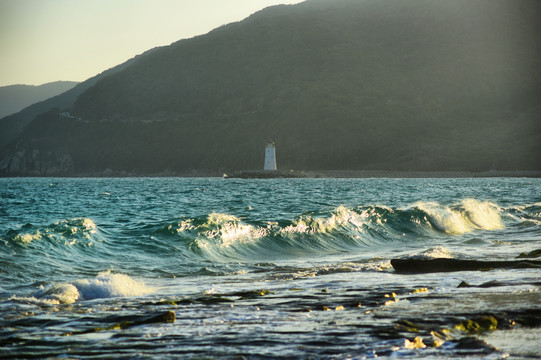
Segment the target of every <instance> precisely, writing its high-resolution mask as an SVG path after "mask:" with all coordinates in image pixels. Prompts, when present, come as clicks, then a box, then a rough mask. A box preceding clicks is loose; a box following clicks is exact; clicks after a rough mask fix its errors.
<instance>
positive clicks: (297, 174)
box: [224, 170, 541, 179]
mask: <svg viewBox="0 0 541 360" xmlns="http://www.w3.org/2000/svg"><path fill="white" fill-rule="evenodd" d="M224 177H227V178H243V179H269V178H333V179H341V178H342V179H356V178H358V179H369V178H421V179H422V178H450V179H457V178H496V177H508V178H514V177H521V178H523V177H526V178H541V171H498V170H490V171H483V172H470V171H393V170H305V171H297V170H290V171H240V172H233V173H231V174H230V175H229V174H228V175H227V176H224Z"/></svg>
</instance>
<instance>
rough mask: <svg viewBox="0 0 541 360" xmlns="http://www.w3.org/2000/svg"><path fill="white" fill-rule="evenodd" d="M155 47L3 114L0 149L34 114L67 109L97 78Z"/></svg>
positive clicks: (0, 124) (114, 70) (0, 125)
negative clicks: (61, 90)
mask: <svg viewBox="0 0 541 360" xmlns="http://www.w3.org/2000/svg"><path fill="white" fill-rule="evenodd" d="M154 50H155V49H151V50H149V51H146V52H145V53H143V54H141V55H138V56H136V57H134V58H132V59H130V60H128V61H126V62H124V63H122V64H120V65H117V66H115V67H113V68H111V69H108V70H106V71H104V72H102V73H100V74H98V75H96V76H93V77H91V78H90V79H88V80H86V81H83V82H81V83H78V84H76V85H75V86H72V87H71V88H70V89H69V90H67V91H64V92H61V93H59V94H58V95H56V96H53V97H50V98H47V99H46V100H43V101H38V102H35V103H32V104H31V105H29V106H27V107H25V108H24V109H22V110H21V111H19V112H17V113H14V114H11V115H8V116H5V117H3V118H1V119H0V149H1V148H4V147H5V146H7V145H8V144H9V143H10V142H11V141H13V140H14V139H15V138H16V137H17V136H19V135H20V134H21V132H22V131H23V129H24V128H25V126H26V125H28V124H29V123H30V122H31V121H32V120H34V119H35V118H36V116H38V115H40V114H43V113H46V112H48V111H50V110H51V109H54V108H58V109H60V110H61V111H65V110H69V109H71V107H72V106H73V104H74V102H75V100H76V99H77V97H78V96H79V95H80V94H82V93H83V92H85V91H86V90H87V89H88V88H90V87H92V86H93V85H95V84H96V83H97V82H98V80H100V79H101V78H103V77H106V76H108V75H111V74H113V73H115V72H117V71H120V70H122V69H124V68H125V67H126V66H128V65H129V64H131V63H132V62H134V61H135V60H136V59H138V58H140V57H144V56H146V55H148V54H150V53H152V52H153V51H154Z"/></svg>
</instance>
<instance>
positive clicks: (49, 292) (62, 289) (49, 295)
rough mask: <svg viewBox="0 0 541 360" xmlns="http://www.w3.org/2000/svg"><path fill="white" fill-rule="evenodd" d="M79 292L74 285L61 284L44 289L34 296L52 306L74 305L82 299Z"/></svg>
mask: <svg viewBox="0 0 541 360" xmlns="http://www.w3.org/2000/svg"><path fill="white" fill-rule="evenodd" d="M80 296H81V295H80V293H79V290H78V289H77V287H75V286H74V285H73V284H66V283H60V284H55V285H51V286H48V287H42V288H41V289H40V290H39V291H37V292H36V293H35V294H34V297H35V298H36V299H40V300H44V301H45V302H48V303H50V304H72V303H74V302H76V301H77V300H78V299H79V297H80Z"/></svg>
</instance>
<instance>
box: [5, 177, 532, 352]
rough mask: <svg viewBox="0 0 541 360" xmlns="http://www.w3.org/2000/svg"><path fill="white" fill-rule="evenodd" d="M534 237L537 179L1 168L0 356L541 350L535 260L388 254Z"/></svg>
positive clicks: (518, 243) (527, 247)
mask: <svg viewBox="0 0 541 360" xmlns="http://www.w3.org/2000/svg"><path fill="white" fill-rule="evenodd" d="M536 249H541V179H504V178H501V179H500V178H493V179H274V180H236V179H215V178H211V179H208V178H196V179H182V178H129V179H52V178H43V179H0V315H1V316H0V325H1V326H0V345H1V346H0V358H56V357H67V358H80V359H91V358H103V357H104V356H105V357H114V358H117V359H122V358H143V359H144V358H153V359H155V358H164V359H165V358H167V359H168V358H175V357H176V358H232V359H237V358H243V357H244V358H248V359H263V358H280V357H282V358H288V359H295V358H298V359H306V358H313V359H346V358H353V359H364V358H375V357H380V358H381V357H383V358H385V357H398V358H434V359H436V358H438V359H439V358H449V359H450V358H475V359H477V358H482V359H500V358H517V359H522V358H523V359H530V358H532V357H534V358H535V357H541V347H540V345H539V344H540V343H541V342H540V341H539V340H540V335H541V328H540V326H541V324H540V321H541V320H540V319H541V298H540V288H539V286H540V283H541V278H540V276H539V275H540V270H539V268H520V269H492V270H490V269H487V270H486V271H458V272H448V273H428V274H398V273H396V272H395V271H394V269H393V268H392V266H391V264H390V260H391V259H393V258H408V257H411V256H420V257H424V258H427V259H429V258H440V257H445V258H459V259H477V260H514V259H516V257H517V256H518V255H520V254H521V253H530V252H532V251H534V250H536ZM534 260H535V259H534ZM537 260H539V259H537ZM463 282H464V283H463ZM461 283H462V284H461ZM494 321H496V323H494Z"/></svg>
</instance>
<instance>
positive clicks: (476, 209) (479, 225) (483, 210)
mask: <svg viewBox="0 0 541 360" xmlns="http://www.w3.org/2000/svg"><path fill="white" fill-rule="evenodd" d="M414 207H415V208H416V209H419V210H421V211H422V212H424V213H425V214H426V216H427V219H428V221H429V222H430V224H431V225H432V226H433V227H434V228H436V229H437V230H439V231H442V232H444V233H447V234H464V233H467V232H471V231H474V230H478V229H480V230H496V229H501V228H503V224H502V221H501V216H500V212H501V209H500V208H499V207H498V206H497V205H496V204H493V203H491V202H489V201H479V200H475V199H465V200H462V201H461V202H460V203H459V204H457V205H454V206H446V205H442V204H438V203H435V202H419V203H417V204H415V205H414Z"/></svg>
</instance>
